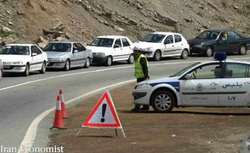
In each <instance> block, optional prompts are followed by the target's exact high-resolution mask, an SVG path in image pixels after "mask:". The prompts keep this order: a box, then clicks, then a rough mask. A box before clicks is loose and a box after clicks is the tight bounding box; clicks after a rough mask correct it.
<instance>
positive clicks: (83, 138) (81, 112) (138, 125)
mask: <svg viewBox="0 0 250 153" xmlns="http://www.w3.org/2000/svg"><path fill="white" fill-rule="evenodd" d="M133 86H134V84H130V85H128V86H124V87H120V88H117V89H114V90H112V91H111V95H112V97H113V100H114V103H115V105H116V108H117V111H118V115H119V116H120V119H121V122H122V124H123V127H124V130H125V133H126V135H127V138H123V137H122V134H121V133H120V132H119V136H118V137H116V136H115V132H114V130H113V129H88V128H82V129H81V132H80V134H79V135H78V136H76V133H77V132H78V130H79V127H80V125H81V123H82V122H83V121H84V120H85V119H86V117H87V115H88V114H89V112H90V110H91V109H92V107H93V106H94V105H95V103H96V102H97V101H98V98H99V97H100V96H101V95H100V94H99V95H96V96H93V97H90V98H88V99H84V100H83V102H82V103H80V104H78V105H76V106H73V107H72V108H70V110H69V112H70V118H69V119H67V120H65V122H66V127H67V129H66V130H53V131H51V135H50V141H51V142H50V144H49V145H54V144H57V145H63V146H64V147H65V148H64V152H65V153H82V152H85V153H128V152H129V153H138V152H144V153H161V152H164V153H201V152H204V153H224V152H225V153H235V152H239V148H240V145H241V143H240V140H241V139H243V138H245V137H247V136H248V135H250V132H249V127H250V120H249V115H250V110H249V109H246V108H178V109H175V110H174V111H173V113H154V112H153V111H150V112H145V113H132V112H131V111H130V109H131V108H132V106H133V105H132V96H131V91H132V89H133Z"/></svg>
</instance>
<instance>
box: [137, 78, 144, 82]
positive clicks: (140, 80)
mask: <svg viewBox="0 0 250 153" xmlns="http://www.w3.org/2000/svg"><path fill="white" fill-rule="evenodd" d="M145 80H146V78H137V83H139V82H142V81H145Z"/></svg>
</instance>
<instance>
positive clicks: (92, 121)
mask: <svg viewBox="0 0 250 153" xmlns="http://www.w3.org/2000/svg"><path fill="white" fill-rule="evenodd" d="M81 126H82V127H90V128H122V126H121V122H120V120H119V117H118V115H117V112H116V109H115V106H114V103H113V101H112V98H111V96H110V94H109V92H105V93H104V94H103V95H102V97H101V98H100V99H99V100H98V102H97V104H96V105H95V106H94V107H93V109H92V111H91V112H90V114H89V116H88V117H87V119H86V121H85V122H84V123H83V124H82V125H81Z"/></svg>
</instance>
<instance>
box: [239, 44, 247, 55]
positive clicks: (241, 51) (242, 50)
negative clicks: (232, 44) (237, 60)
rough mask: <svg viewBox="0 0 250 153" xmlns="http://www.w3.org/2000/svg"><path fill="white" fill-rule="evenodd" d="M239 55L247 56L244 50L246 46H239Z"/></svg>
mask: <svg viewBox="0 0 250 153" xmlns="http://www.w3.org/2000/svg"><path fill="white" fill-rule="evenodd" d="M239 54H240V55H246V54H247V48H246V46H241V47H240V51H239Z"/></svg>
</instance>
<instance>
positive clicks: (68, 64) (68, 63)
mask: <svg viewBox="0 0 250 153" xmlns="http://www.w3.org/2000/svg"><path fill="white" fill-rule="evenodd" d="M64 70H65V71H69V70H70V61H69V60H67V61H66V62H65V66H64Z"/></svg>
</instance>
